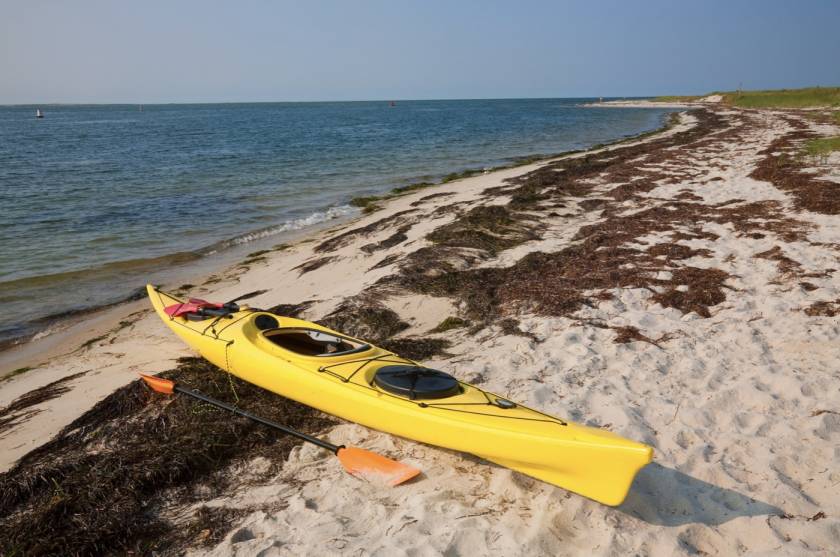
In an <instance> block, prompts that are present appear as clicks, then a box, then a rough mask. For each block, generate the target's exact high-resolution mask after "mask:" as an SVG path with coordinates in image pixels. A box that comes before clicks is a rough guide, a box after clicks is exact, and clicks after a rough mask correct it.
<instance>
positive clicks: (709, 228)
mask: <svg viewBox="0 0 840 557" xmlns="http://www.w3.org/2000/svg"><path fill="white" fill-rule="evenodd" d="M679 121H680V122H679V124H677V125H676V126H674V127H672V128H670V129H668V130H666V131H662V132H659V133H655V134H651V135H649V136H647V137H644V138H642V139H638V140H636V141H626V142H623V143H621V144H619V145H612V146H608V147H603V148H600V149H594V150H589V151H585V152H581V153H576V154H572V155H568V156H566V157H560V158H557V159H551V160H545V161H540V162H535V163H532V164H529V165H526V166H524V167H517V168H512V169H506V170H500V171H497V172H493V173H488V174H480V175H476V176H473V177H469V178H464V179H460V180H456V181H453V182H450V183H448V184H442V185H438V186H434V187H432V188H430V189H422V190H418V191H413V192H409V193H408V194H406V195H404V196H400V197H395V198H392V199H387V200H385V201H383V202H381V205H382V207H381V209H380V210H377V211H374V212H372V213H370V214H365V215H361V216H359V217H358V218H356V219H353V220H352V221H350V222H347V223H344V224H342V225H340V226H335V227H332V228H331V229H329V230H324V231H322V232H321V233H319V234H316V235H312V236H310V237H307V238H305V239H301V240H300V241H299V242H297V243H295V244H294V245H291V246H288V247H285V248H283V249H280V250H276V251H272V252H268V253H265V254H262V255H259V256H256V257H254V258H252V261H251V262H249V263H248V264H247V265H244V264H243V265H238V266H233V267H231V268H230V269H228V270H227V272H226V273H225V274H224V276H221V275H220V276H218V277H217V279H218V280H215V281H209V282H208V281H205V282H204V283H203V284H201V285H199V287H197V288H194V289H191V290H190V294H193V295H199V296H201V297H205V298H207V299H211V300H220V301H224V300H229V299H233V298H235V297H238V296H241V295H243V294H246V293H247V294H250V296H249V297H248V304H249V305H254V306H256V307H266V308H274V311H276V312H278V313H281V314H282V315H295V316H298V315H299V316H301V317H302V318H304V319H308V320H321V321H324V322H327V323H330V326H332V327H333V328H335V329H337V330H341V331H343V332H345V333H346V334H349V335H351V336H356V337H360V338H367V339H370V340H371V341H372V342H374V343H375V344H377V345H381V346H383V347H387V349H389V350H394V351H396V352H398V353H402V354H405V355H406V356H408V357H412V358H413V359H416V360H418V361H422V362H423V363H424V365H428V366H430V367H432V368H438V369H443V370H446V371H448V372H450V373H452V374H453V375H455V376H456V377H458V378H459V379H462V380H464V381H466V382H470V383H474V384H479V385H481V387H482V388H486V389H488V390H490V391H492V392H497V393H500V394H502V395H504V396H506V397H510V399H511V400H514V401H517V402H520V403H522V404H524V405H527V406H530V407H533V408H537V409H540V410H542V411H546V412H547V413H550V414H552V415H557V416H560V417H568V418H569V419H571V420H573V421H576V422H580V423H584V424H587V425H592V426H596V427H603V428H605V429H607V430H610V431H614V432H615V433H618V434H619V435H622V436H624V437H627V438H630V439H634V440H638V441H641V442H644V443H646V444H649V445H650V446H653V447H654V450H655V462H654V463H653V464H651V465H649V466H648V467H646V468H645V469H643V470H642V472H641V473H640V474H639V476H638V478H637V481H636V482H635V483H634V485H633V487H632V489H631V492H630V495H629V496H628V499H627V500H626V501H625V503H624V504H622V505H621V506H620V507H617V508H609V507H604V506H602V505H598V504H595V503H593V502H592V501H589V500H586V499H584V498H582V497H578V496H574V495H572V494H570V493H568V492H565V491H564V490H562V489H559V488H554V487H552V486H548V485H546V484H543V483H541V482H538V481H535V480H533V479H530V478H528V477H525V476H522V475H520V474H516V473H513V472H511V471H510V470H507V469H504V468H501V467H498V466H494V465H492V464H489V463H487V462H484V461H482V460H481V459H479V458H476V457H471V456H469V455H463V454H457V453H452V452H451V451H444V450H441V449H438V448H435V447H432V446H427V445H422V444H419V443H415V442H413V441H409V440H406V439H399V438H394V437H391V436H388V435H384V434H381V433H379V432H377V431H374V430H369V429H366V428H362V427H360V426H358V425H354V424H348V423H338V424H329V425H325V424H323V423H321V425H320V426H317V425H316V424H315V422H312V423H313V427H321V428H322V430H319V435H322V436H324V437H326V438H328V439H329V440H330V442H332V443H335V444H353V445H357V446H363V447H366V448H371V449H374V450H377V451H381V452H383V453H385V454H388V455H390V456H396V455H399V458H400V459H405V460H406V461H408V462H411V463H414V464H416V465H418V466H419V467H421V468H422V469H423V470H424V472H425V474H424V476H423V477H422V478H421V479H420V480H419V481H416V482H413V483H411V484H410V485H408V486H405V487H403V488H399V489H394V490H387V491H386V490H381V489H377V488H375V487H372V486H368V485H367V484H362V483H359V482H357V481H356V480H354V479H353V478H350V477H347V476H345V475H343V473H342V472H341V471H340V470H339V469H338V468H337V467H335V466H333V465H332V464H331V462H330V461H328V460H326V459H324V458H323V454H320V453H319V452H318V451H317V450H316V449H314V448H312V447H308V446H296V447H294V448H292V449H291V450H290V451H288V454H284V455H283V456H282V458H281V459H280V460H281V461H282V462H281V461H277V462H270V461H267V460H266V459H265V458H264V456H263V454H262V453H260V452H259V451H254V450H252V448H251V447H250V446H249V445H245V444H243V445H242V446H241V447H240V448H239V449H238V450H237V451H236V453H237V456H236V458H237V460H234V461H233V462H230V463H229V464H225V465H223V466H221V467H220V468H219V469H217V470H214V471H213V472H214V473H217V474H221V475H224V476H225V477H240V476H243V475H244V476H245V477H246V479H244V480H243V483H242V484H236V485H233V486H229V487H228V488H218V489H216V488H212V489H209V490H208V489H207V487H208V485H214V484H212V477H213V476H210V477H204V478H201V477H198V478H193V479H190V480H189V482H188V483H187V484H186V485H185V486H177V487H178V489H180V488H181V487H184V488H185V489H187V490H188V492H191V493H198V494H200V496H199V497H198V498H197V499H190V500H188V501H187V500H185V499H183V498H180V499H179V498H178V496H175V498H174V499H173V498H167V497H171V496H172V493H169V492H165V490H164V491H160V492H155V495H154V496H155V497H157V499H155V501H157V502H158V503H159V504H161V505H162V508H165V509H169V511H167V512H169V514H165V513H162V514H159V515H157V517H158V518H160V519H162V520H163V519H165V520H166V521H168V522H169V523H170V524H171V525H172V526H171V528H172V529H174V530H177V529H183V528H184V527H185V526H188V525H191V524H193V523H192V522H190V520H195V519H196V518H197V519H198V520H199V524H202V526H201V528H207V527H209V528H211V529H213V536H212V539H210V540H209V541H202V540H204V538H196V540H190V543H191V544H192V543H196V544H197V545H191V546H190V547H193V548H194V549H192V550H191V553H190V554H209V555H219V556H222V555H225V556H227V555H243V556H244V555H253V554H255V553H258V552H260V551H267V552H269V553H270V552H272V551H273V552H275V553H276V552H278V551H280V552H281V553H282V552H287V553H290V554H306V553H309V552H312V551H316V550H318V549H321V550H323V548H324V547H325V545H324V544H325V543H327V546H326V547H328V548H329V551H333V552H335V553H341V552H345V553H355V552H364V551H367V552H378V553H383V554H386V553H387V554H390V553H394V552H399V551H417V552H422V551H429V550H431V551H433V552H436V553H441V554H444V553H452V554H454V553H470V554H477V555H491V554H500V553H504V554H534V553H540V552H548V550H547V549H546V548H554V549H556V548H557V547H567V548H569V551H572V552H577V553H581V554H615V553H619V554H623V553H650V554H663V555H664V554H673V553H679V552H684V553H707V554H730V553H735V552H744V551H746V552H749V553H757V554H760V553H768V554H769V553H773V554H785V555H800V554H803V553H806V554H814V555H820V554H826V553H828V552H830V549H831V548H832V547H833V542H834V537H835V536H834V534H835V533H836V529H837V528H838V525H840V502H839V501H838V500H837V498H836V497H834V496H833V493H834V492H835V491H836V489H835V486H836V484H837V482H838V481H840V475H838V473H837V472H835V469H836V466H834V465H833V463H834V461H835V460H836V455H834V453H833V452H832V450H833V446H834V444H835V443H834V441H836V440H837V439H838V437H837V436H838V432H840V422H838V420H837V414H836V412H835V411H834V410H835V409H836V408H837V407H838V405H840V393H838V391H837V390H836V389H835V388H834V386H836V382H837V380H838V379H840V376H838V374H837V370H836V355H837V349H836V347H837V345H838V342H840V329H838V328H837V326H836V316H837V315H840V285H838V283H837V273H838V271H836V269H838V268H840V204H838V203H837V198H836V196H833V195H831V194H832V192H835V191H836V188H837V187H838V186H837V181H836V179H832V177H831V171H832V169H836V168H838V167H840V160H838V159H840V157H837V156H833V157H829V160H828V161H827V162H826V163H821V164H817V163H816V162H813V161H809V160H808V159H802V158H797V157H795V154H796V153H797V150H798V149H800V148H801V145H802V142H803V141H806V140H808V139H809V138H812V137H816V136H827V135H830V134H836V133H837V126H836V125H827V124H824V123H820V122H817V121H816V120H813V119H809V118H808V116H807V115H805V114H800V113H797V112H795V111H789V112H784V111H755V110H740V109H734V108H731V107H722V106H709V107H704V108H702V109H700V110H696V111H691V112H688V113H681V114H680V116H679ZM137 303H138V307H140V308H141V309H138V310H137V312H136V314H132V315H133V317H132V319H131V321H130V323H128V324H125V325H124V326H121V325H120V321H119V319H118V318H116V316H115V317H114V322H115V323H114V322H112V324H114V325H115V326H114V327H112V329H110V330H108V334H107V335H104V334H103V335H101V336H97V337H93V341H92V342H89V343H88V342H87V341H85V345H84V346H78V347H77V348H75V350H73V351H71V352H70V353H68V354H67V355H65V356H59V357H55V358H53V359H52V360H51V361H50V362H49V363H48V364H47V365H45V366H43V367H41V368H39V369H36V370H32V371H30V372H27V373H24V374H21V375H20V376H18V377H16V378H14V379H13V380H12V381H9V382H7V383H4V384H3V385H2V387H0V408H2V407H5V406H7V405H9V404H10V402H11V401H13V400H16V399H18V398H19V397H21V396H23V395H25V394H26V393H29V392H32V390H33V389H38V388H43V387H48V386H50V385H51V384H54V383H55V382H57V381H66V382H64V383H60V385H61V387H62V388H67V389H68V392H67V393H66V394H61V395H60V396H56V397H55V398H52V399H50V400H48V401H46V402H43V403H40V404H39V405H37V406H34V407H33V408H34V409H35V410H37V411H38V413H37V414H35V415H32V416H29V417H27V418H26V419H24V420H23V421H21V422H20V423H19V424H17V425H16V426H15V427H14V428H13V429H11V430H8V431H6V432H5V434H4V436H2V437H0V441H2V443H3V445H4V448H6V447H7V448H8V450H6V451H4V461H3V462H2V465H3V469H8V468H9V466H10V465H11V463H12V462H13V461H14V460H15V459H16V457H17V456H20V455H23V454H26V453H27V452H28V451H30V450H31V449H32V448H34V447H36V446H38V445H40V444H41V443H43V442H44V441H46V440H48V439H50V438H51V437H52V435H53V434H54V433H55V432H57V431H59V430H60V429H61V428H62V427H64V426H66V424H68V423H69V422H70V421H71V420H73V419H76V418H78V417H79V416H80V415H82V414H83V413H84V412H85V411H86V410H87V409H88V408H90V406H91V405H92V404H93V403H94V402H96V401H98V400H102V399H103V398H104V399H105V400H106V407H107V404H112V405H114V404H117V406H115V407H116V408H118V407H119V405H118V402H119V401H120V400H124V399H121V398H119V397H120V396H122V397H126V396H128V395H130V394H131V393H133V392H134V391H132V390H131V389H132V388H133V387H135V386H137V383H136V382H135V381H134V379H135V377H136V373H137V372H140V371H142V372H145V373H155V372H158V371H163V370H169V373H170V374H175V375H177V374H179V373H189V369H190V368H189V366H190V365H192V366H195V365H196V362H195V359H192V360H189V361H181V362H180V363H179V361H178V358H180V357H183V356H188V355H190V352H189V350H188V349H187V348H186V347H185V346H183V345H182V344H181V343H180V341H179V340H178V339H176V338H174V337H173V335H171V334H170V332H169V331H168V330H167V329H166V327H165V325H164V324H162V323H161V322H160V320H159V319H157V317H156V316H154V315H151V314H150V313H151V312H150V310H149V309H147V308H142V307H141V306H142V304H143V301H138V302H137ZM103 328H106V327H105V326H104V325H103ZM79 339H81V336H80V337H79ZM173 368H177V369H173ZM208 371H209V372H210V373H208ZM214 371H215V370H208V369H207V368H206V366H205V367H202V368H201V369H198V370H193V373H199V375H200V376H201V377H206V380H207V381H215V378H214V377H213V376H212V375H213V372H214ZM121 386H126V387H125V388H124V389H121V390H120V391H118V393H119V394H118V396H117V398H116V399H114V398H112V395H111V393H112V392H114V390H115V389H117V388H118V387H121ZM138 392H139V391H138ZM109 401H110V402H109ZM158 402H159V403H160V404H158V403H153V402H147V403H144V405H141V406H140V408H141V409H143V408H145V409H146V410H142V411H143V412H147V414H151V416H150V417H151V418H153V419H157V416H158V414H157V413H158V412H165V411H166V408H167V405H165V404H164V403H163V402H162V401H158ZM254 403H255V401H254V400H253V399H249V398H246V399H243V400H242V402H241V404H242V405H243V407H249V405H251V404H254ZM283 404H285V403H284V402H283V401H281V400H279V399H278V400H277V405H278V406H280V405H283ZM172 406H174V405H172ZM192 415H193V414H191V416H192ZM138 417H139V418H143V416H142V415H141V416H138V415H135V414H128V415H122V414H121V413H119V412H118V413H116V414H114V415H113V416H110V417H107V419H105V418H102V416H101V415H99V414H96V413H94V414H89V415H88V417H86V418H85V420H86V421H84V423H85V424H87V425H86V426H85V428H88V427H90V428H103V429H101V431H105V432H106V433H107V432H109V431H122V430H123V429H124V428H125V429H128V430H130V431H134V432H135V433H137V432H142V431H143V427H145V426H144V425H143V424H145V423H146V422H143V421H142V420H141V421H140V422H139V425H138V424H137V422H136V421H134V420H135V419H137V418H138ZM147 417H149V416H147ZM144 419H145V418H144ZM191 419H192V418H191ZM208 419H209V418H208ZM131 428H135V429H131ZM138 428H139V429H138ZM88 431H92V430H88V429H85V432H88ZM70 435H75V432H71V433H70ZM132 435H133V434H132ZM74 438H75V437H74ZM96 439H101V438H97V437H94V440H96ZM82 449H84V446H82ZM92 449H93V450H97V451H105V455H106V456H109V455H110V456H109V458H110V459H111V461H114V462H119V461H120V459H121V458H122V453H121V451H123V450H128V449H127V447H125V446H123V445H121V444H120V441H119V440H118V439H113V440H111V439H109V442H108V443H107V444H105V445H103V444H102V443H101V442H99V441H97V442H95V443H94V444H93V445H92ZM74 450H75V449H74ZM35 454H36V455H37V454H38V453H35ZM74 454H77V453H74ZM78 454H80V455H81V456H85V454H86V453H85V451H84V450H82V451H81V453H78ZM41 457H43V458H44V459H45V462H47V461H48V460H49V458H50V457H53V458H55V459H57V460H58V461H59V464H60V462H62V459H63V458H65V457H66V454H65V453H63V452H55V453H54V454H53V453H49V452H46V453H43V454H41ZM9 474H12V476H11V477H12V478H16V480H15V481H23V480H25V478H26V474H27V470H26V468H25V467H23V468H18V469H13V470H12V471H11V472H9ZM78 475H79V477H80V478H82V477H84V470H79V471H78ZM191 489H192V490H194V491H189V490H191ZM178 493H181V492H180V491H178ZM157 508H158V507H154V508H153V507H150V509H152V510H153V511H154V509H157ZM208 508H209V509H215V510H217V511H219V512H223V513H228V514H226V515H225V516H227V517H228V518H227V519H225V520H221V521H219V522H214V523H213V524H212V525H209V526H205V525H203V523H202V522H201V519H202V517H204V516H206V514H203V513H206V512H208V511H207V510H206V509H208ZM202 509H204V510H202ZM155 512H157V511H155ZM213 516H215V515H213ZM605 525H607V527H606V528H605ZM487 532H494V533H498V535H494V536H490V537H488V536H487V535H486V534H487ZM617 533H620V535H619V534H617ZM325 540H326V542H325ZM278 548H281V549H278ZM193 552H194V553H193Z"/></svg>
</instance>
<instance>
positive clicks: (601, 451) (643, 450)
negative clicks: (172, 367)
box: [148, 286, 653, 505]
mask: <svg viewBox="0 0 840 557" xmlns="http://www.w3.org/2000/svg"><path fill="white" fill-rule="evenodd" d="M148 292H149V297H150V299H151V301H152V305H153V306H154V308H155V310H156V312H157V313H158V315H159V316H160V317H161V319H162V320H163V321H164V323H166V324H167V325H168V326H169V327H170V328H171V329H172V331H173V332H175V334H177V335H178V336H179V337H180V338H181V339H182V340H183V341H184V342H186V344H187V345H189V346H190V347H191V348H192V349H193V350H195V351H196V352H198V353H199V354H201V355H202V356H203V357H204V358H206V359H207V360H209V361H210V362H212V363H213V364H215V365H216V366H218V367H220V368H222V369H223V370H226V371H228V372H230V373H231V374H233V375H235V376H237V377H239V378H241V379H243V380H245V381H248V382H249V383H253V384H255V385H258V386H259V387H262V388H264V389H266V390H269V391H272V392H274V393H277V394H279V395H282V396H285V397H288V398H291V399H293V400H296V401H298V402H300V403H302V404H306V405H308V406H311V407H313V408H317V409H319V410H321V411H323V412H325V413H327V414H332V415H335V416H338V417H340V418H343V419H345V420H348V421H352V422H356V423H359V424H361V425H364V426H367V427H370V428H373V429H377V430H380V431H385V432H387V433H391V434H394V435H398V436H400V437H405V438H408V439H414V440H416V441H420V442H423V443H428V444H430V445H436V446H440V447H445V448H448V449H452V450H457V451H463V452H467V453H471V454H474V455H476V456H479V457H481V458H484V459H486V460H489V461H491V462H494V463H496V464H499V465H501V466H504V467H507V468H511V469H513V470H517V471H519V472H522V473H524V474H527V475H529V476H532V477H534V478H537V479H540V480H543V481H545V482H548V483H551V484H554V485H557V486H560V487H563V488H565V489H568V490H570V491H573V492H575V493H578V494H581V495H584V496H586V497H589V498H590V499H594V500H596V501H599V502H601V503H604V504H607V505H618V504H620V503H621V502H622V501H623V500H624V498H625V497H626V495H627V492H628V490H629V489H630V485H631V484H632V482H633V478H634V477H635V475H636V473H637V472H638V471H639V470H640V469H641V468H642V467H643V466H645V465H646V464H648V463H649V462H650V461H651V459H652V456H653V451H652V449H651V448H650V447H648V446H646V445H643V444H641V443H637V442H635V441H631V440H628V439H624V438H622V437H619V436H618V435H615V434H613V433H611V432H608V431H605V430H602V429H598V428H591V427H586V426H582V425H579V424H575V423H572V422H567V421H565V420H561V419H559V418H555V417H553V416H548V415H546V414H543V413H541V412H539V411H536V410H533V409H530V408H526V407H524V406H521V405H513V407H510V406H509V405H507V404H504V405H500V404H497V402H496V401H497V400H502V401H505V402H506V400H505V399H504V397H500V396H498V395H496V394H493V393H489V392H487V391H483V390H481V389H479V388H477V387H475V386H473V385H469V384H466V383H461V384H460V385H461V393H460V394H458V395H455V396H452V397H447V398H444V399H440V400H428V401H414V400H409V399H407V398H403V397H399V396H395V395H393V394H390V393H388V392H385V391H383V390H381V389H379V388H378V387H377V386H375V385H374V382H373V376H374V375H375V373H376V371H377V370H378V369H379V368H381V367H383V366H385V365H394V364H396V363H413V362H410V361H409V360H406V359H404V358H400V357H399V356H397V355H395V354H393V353H391V352H387V351H385V350H383V349H381V348H378V347H376V346H372V345H366V344H365V345H364V346H365V347H366V349H364V350H362V351H354V352H353V353H349V354H341V355H336V356H330V355H319V356H312V355H303V354H298V353H296V352H293V351H291V350H288V349H285V348H283V347H281V346H278V345H277V344H275V343H274V342H272V341H271V340H270V339H269V337H268V335H269V333H270V331H264V330H261V329H260V328H258V327H257V326H256V325H255V322H256V321H257V320H256V318H257V317H258V316H259V315H265V313H266V312H261V311H254V310H245V311H240V312H237V313H234V314H232V315H231V316H229V317H226V318H220V319H212V320H210V319H208V320H207V321H197V322H195V321H188V320H187V319H186V318H184V317H174V318H173V317H171V316H169V315H167V314H166V313H165V312H164V308H165V307H167V306H170V305H172V304H176V303H180V302H181V300H179V299H178V298H175V297H174V296H171V295H168V294H165V293H163V292H160V291H159V290H156V289H155V288H154V287H152V286H149V287H148ZM275 318H276V319H277V321H278V322H279V329H283V328H305V329H307V330H313V331H320V332H323V333H327V334H331V335H336V336H339V337H343V338H347V339H350V337H346V336H345V335H342V334H341V333H340V332H337V331H332V330H331V329H328V328H326V327H322V326H320V325H318V324H316V323H310V322H307V321H303V320H300V319H294V318H289V317H276V316H275ZM274 330H278V329H274ZM352 340H354V341H357V342H359V343H361V344H364V341H360V340H358V339H352Z"/></svg>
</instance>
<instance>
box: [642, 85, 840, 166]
mask: <svg viewBox="0 0 840 557" xmlns="http://www.w3.org/2000/svg"><path fill="white" fill-rule="evenodd" d="M709 95H721V96H722V97H723V99H722V101H721V102H723V103H724V104H728V105H730V106H737V107H740V108H794V109H795V108H833V107H840V87H806V88H804V89H776V90H767V91H734V92H733V91H716V92H714V93H708V95H664V96H660V97H655V98H654V99H653V100H654V101H657V102H671V103H673V102H694V101H698V100H700V99H702V98H704V97H706V96H709ZM826 116H828V118H827V121H828V122H832V123H835V124H838V125H840V111H836V112H833V113H831V114H830V115H828V114H825V113H823V114H821V115H820V118H822V119H823V121H826ZM803 150H804V152H805V153H806V154H807V155H810V156H812V157H826V156H828V155H829V154H831V153H832V152H833V151H840V136H833V137H821V138H817V139H811V140H808V141H807V142H806V143H805V145H804V148H803Z"/></svg>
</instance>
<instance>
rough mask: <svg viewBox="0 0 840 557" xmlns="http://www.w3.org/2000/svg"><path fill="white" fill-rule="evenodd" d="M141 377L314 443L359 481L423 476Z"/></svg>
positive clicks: (371, 454)
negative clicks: (332, 456) (334, 456)
mask: <svg viewBox="0 0 840 557" xmlns="http://www.w3.org/2000/svg"><path fill="white" fill-rule="evenodd" d="M140 377H142V378H143V381H145V382H146V384H147V385H148V386H149V387H151V388H152V390H154V391H156V392H158V393H163V394H168V395H171V394H174V393H181V394H184V395H187V396H189V397H192V398H195V399H198V400H201V401H203V402H206V403H208V404H212V405H213V406H216V407H218V408H221V409H223V410H227V411H229V412H233V413H234V414H236V415H238V416H242V417H244V418H248V419H249V420H253V421H255V422H257V423H260V424H263V425H266V426H268V427H272V428H274V429H279V430H280V431H282V432H284V433H288V434H289V435H292V436H294V437H297V438H298V439H301V440H303V441H306V442H307V443H312V444H313V445H318V446H319V447H321V448H323V449H327V450H328V451H330V452H332V453H333V454H335V455H336V456H337V457H338V460H339V462H341V465H342V466H344V469H345V470H347V472H349V473H350V474H352V475H354V476H356V477H357V478H362V479H365V480H373V481H380V482H383V483H386V484H388V485H391V486H395V485H399V484H401V483H403V482H406V481H408V480H410V479H411V478H413V477H414V476H416V475H417V474H419V473H420V470H418V469H417V468H414V467H412V466H408V465H407V464H403V463H401V462H397V461H395V460H391V459H390V458H386V457H384V456H382V455H378V454H376V453H374V452H371V451H368V450H365V449H359V448H357V447H345V446H344V445H333V444H332V443H329V442H327V441H324V440H323V439H318V438H317V437H312V436H311V435H307V434H305V433H301V432H300V431H297V430H294V429H292V428H290V427H287V426H284V425H282V424H278V423H277V422H272V421H271V420H266V419H265V418H261V417H259V416H256V415H254V414H251V413H250V412H246V411H245V410H240V409H239V408H236V407H235V406H231V405H230V404H227V403H225V402H222V401H221V400H216V399H214V398H211V397H209V396H207V395H203V394H201V393H199V392H198V391H193V390H191V389H185V388H183V387H179V386H178V385H177V384H176V383H175V382H174V381H171V380H169V379H164V378H162V377H153V376H151V375H144V374H142V373H141V374H140Z"/></svg>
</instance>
